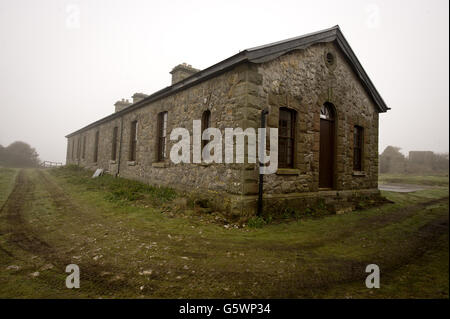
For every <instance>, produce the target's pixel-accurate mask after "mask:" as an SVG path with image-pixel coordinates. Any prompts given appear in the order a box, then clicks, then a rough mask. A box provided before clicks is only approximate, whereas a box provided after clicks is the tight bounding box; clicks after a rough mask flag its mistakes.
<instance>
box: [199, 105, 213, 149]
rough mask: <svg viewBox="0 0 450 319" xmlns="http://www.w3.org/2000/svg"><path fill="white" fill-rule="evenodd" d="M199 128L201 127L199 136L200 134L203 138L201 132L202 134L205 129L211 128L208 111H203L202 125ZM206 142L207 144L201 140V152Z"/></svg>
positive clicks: (209, 112)
mask: <svg viewBox="0 0 450 319" xmlns="http://www.w3.org/2000/svg"><path fill="white" fill-rule="evenodd" d="M201 126H202V127H201V134H202V136H203V132H204V131H205V130H206V129H208V128H210V127H211V111H210V110H205V111H204V112H203V113H202V125H201ZM208 142H209V141H208V140H204V139H202V143H201V146H202V150H203V148H204V147H205V145H206V144H207V143H208Z"/></svg>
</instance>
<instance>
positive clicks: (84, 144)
mask: <svg viewBox="0 0 450 319" xmlns="http://www.w3.org/2000/svg"><path fill="white" fill-rule="evenodd" d="M81 158H82V159H85V158H86V135H85V136H83V150H82V152H81Z"/></svg>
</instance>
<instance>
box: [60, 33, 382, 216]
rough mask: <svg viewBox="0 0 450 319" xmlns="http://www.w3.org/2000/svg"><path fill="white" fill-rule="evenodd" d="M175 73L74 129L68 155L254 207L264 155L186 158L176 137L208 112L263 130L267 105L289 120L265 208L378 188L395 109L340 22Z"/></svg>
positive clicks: (273, 116) (344, 197)
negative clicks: (386, 118) (383, 127)
mask: <svg viewBox="0 0 450 319" xmlns="http://www.w3.org/2000/svg"><path fill="white" fill-rule="evenodd" d="M171 74H172V85H171V86H169V87H166V88H164V89H162V90H160V91H158V92H156V93H153V94H151V95H148V96H147V95H144V94H142V93H136V94H134V95H133V101H132V102H128V101H127V100H121V101H118V102H117V103H116V104H115V111H116V112H115V113H113V114H111V115H109V116H106V117H104V118H102V119H100V120H98V121H96V122H94V123H92V124H89V125H87V126H85V127H83V128H81V129H79V130H78V131H76V132H73V133H71V134H69V135H67V136H66V137H67V140H68V147H67V164H77V165H80V166H83V167H86V168H89V169H95V168H103V169H105V170H106V171H108V172H109V173H111V174H116V175H119V176H122V177H125V178H130V179H136V180H141V181H144V182H146V183H150V184H153V185H165V186H171V187H174V188H176V189H180V190H184V191H188V192H197V193H199V194H202V195H205V196H206V195H208V196H209V198H210V199H211V203H212V205H215V206H216V207H217V208H218V209H222V210H224V211H227V212H229V213H232V214H237V215H241V216H242V215H251V214H253V213H254V212H255V207H256V202H257V198H258V196H257V194H258V185H259V184H258V183H259V181H258V176H259V174H258V172H259V170H258V164H254V163H244V164H237V163H235V164H224V163H210V164H206V163H193V162H192V160H191V162H190V163H179V164H175V163H173V162H171V161H170V159H169V156H168V154H169V152H170V149H171V147H172V146H173V145H174V144H175V143H176V142H177V141H171V140H170V139H169V136H170V132H171V131H172V129H173V128H176V127H183V128H186V129H188V130H189V131H190V133H191V136H192V129H193V120H200V119H201V120H202V126H203V128H206V127H215V128H218V129H220V130H221V131H222V132H223V130H224V129H225V128H237V127H240V128H242V129H244V130H245V129H246V128H255V129H257V128H258V127H260V119H261V113H262V110H267V111H268V114H267V118H266V125H267V127H269V128H278V129H279V143H278V145H279V160H278V162H279V165H278V167H279V168H278V170H277V172H276V173H275V174H271V175H265V176H264V184H263V200H264V205H265V206H264V207H265V208H267V209H279V208H280V207H282V206H293V207H294V208H295V207H303V206H304V205H305V203H310V202H311V201H315V200H318V199H321V200H324V201H325V202H326V203H329V202H351V199H352V198H353V197H355V196H360V197H361V196H363V197H366V196H370V195H377V194H379V192H378V115H379V113H382V112H386V111H387V110H388V109H389V108H388V107H387V106H386V104H385V103H384V101H383V99H382V98H381V96H380V95H379V93H378V92H377V90H376V88H375V87H374V85H373V84H372V82H371V80H370V79H369V77H368V76H367V74H366V72H365V71H364V69H363V67H362V66H361V64H360V63H359V61H358V59H357V57H356V56H355V54H354V52H353V51H352V49H351V47H350V45H349V44H348V42H347V41H346V40H345V38H344V36H343V34H342V32H341V30H340V29H339V27H338V26H335V27H332V28H330V29H326V30H322V31H319V32H315V33H311V34H307V35H304V36H300V37H296V38H292V39H288V40H284V41H280V42H276V43H272V44H268V45H264V46H260V47H255V48H251V49H247V50H244V51H241V52H239V53H238V54H236V55H234V56H232V57H230V58H228V59H226V60H223V61H221V62H219V63H217V64H215V65H213V66H211V67H209V68H206V69H204V70H196V69H194V68H192V67H191V66H190V65H187V64H181V65H178V66H176V67H175V68H174V69H173V70H172V71H171ZM191 138H192V137H191ZM191 145H192V143H191ZM280 205H282V206H280Z"/></svg>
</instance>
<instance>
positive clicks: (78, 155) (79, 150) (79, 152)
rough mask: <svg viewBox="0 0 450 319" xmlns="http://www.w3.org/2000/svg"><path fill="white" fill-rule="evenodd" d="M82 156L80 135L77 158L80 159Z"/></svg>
mask: <svg viewBox="0 0 450 319" xmlns="http://www.w3.org/2000/svg"><path fill="white" fill-rule="evenodd" d="M80 156H81V136H79V137H78V140H77V159H80Z"/></svg>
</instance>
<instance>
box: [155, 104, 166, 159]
mask: <svg viewBox="0 0 450 319" xmlns="http://www.w3.org/2000/svg"><path fill="white" fill-rule="evenodd" d="M167 122H168V113H167V111H163V112H160V113H158V118H157V146H158V151H157V161H158V162H163V161H164V160H165V159H166V157H167V147H166V143H167Z"/></svg>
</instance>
